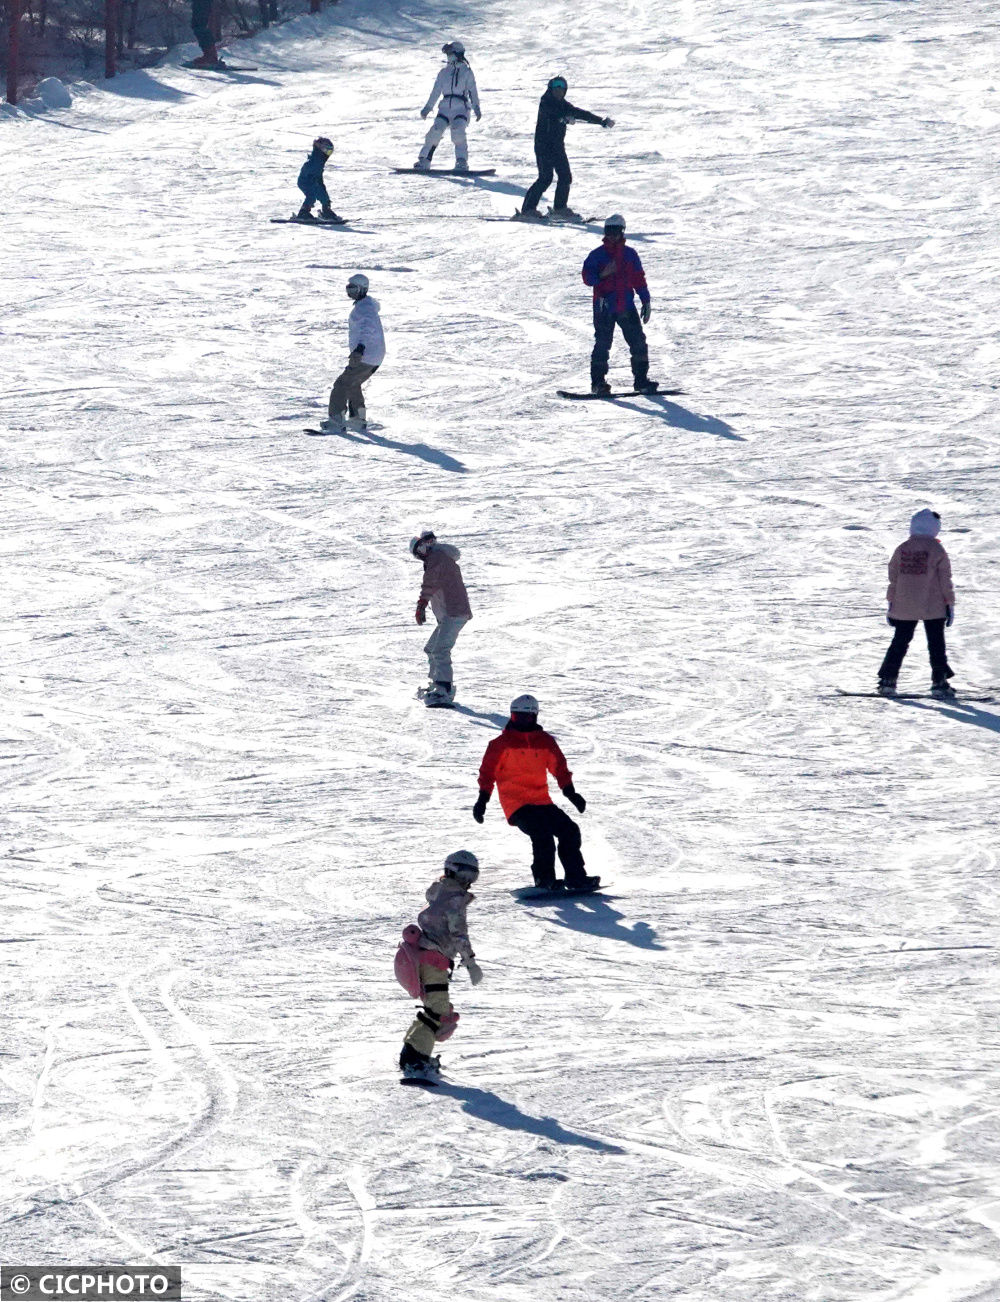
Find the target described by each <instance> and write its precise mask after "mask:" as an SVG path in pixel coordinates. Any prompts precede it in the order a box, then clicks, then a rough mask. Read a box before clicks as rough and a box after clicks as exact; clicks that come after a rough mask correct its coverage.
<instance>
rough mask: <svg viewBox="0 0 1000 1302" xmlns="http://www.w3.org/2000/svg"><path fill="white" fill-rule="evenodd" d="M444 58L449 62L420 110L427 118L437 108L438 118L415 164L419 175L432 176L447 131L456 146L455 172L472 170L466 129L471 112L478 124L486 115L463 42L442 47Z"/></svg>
mask: <svg viewBox="0 0 1000 1302" xmlns="http://www.w3.org/2000/svg"><path fill="white" fill-rule="evenodd" d="M441 52H442V54H444V55H446V56H447V59H448V62H447V63H446V64H445V66H444V67H443V68H442V69H441V71H440V72H439V73H438V75H437V78H436V80H435V82H434V86H433V89H432V90H431V93H430V95H429V96H428V97H427V103H426V104H425V105H424V107H423V108H422V109H421V110H420V116H421V117H422V118H426V117H427V115H428V113H430V111H431V109H432V108H433V107H434V105H435V104H436V105H437V114H436V116H435V118H434V121H433V122H432V123H431V126H430V130H429V131H428V132H427V135H426V137H425V139H424V143H423V147H422V149H421V150H420V157H419V158H418V159H417V161H416V164H415V170H416V171H418V172H429V171H430V167H431V159H432V158H433V157H434V151H435V149H437V147H438V145H439V144H440V143H441V137H442V136H443V135H444V133H445V131H447V130H449V129H450V130H451V142H452V144H453V145H454V146H455V171H456V172H467V171H468V170H469V144H468V141H467V139H466V135H465V128H466V127H467V126H468V125H469V109H470V108H471V109H472V111H473V113H475V115H476V121H477V122H478V121H479V120H480V119H481V118H482V116H483V114H482V110H481V109H480V107H479V91H478V89H477V88H476V78H475V75H474V74H473V71H472V69H471V68H470V67H469V65H468V63H467V61H466V58H465V46H464V45H463V44H462V42H461V41H449V42H448V44H447V45H442V46H441Z"/></svg>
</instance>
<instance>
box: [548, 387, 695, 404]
mask: <svg viewBox="0 0 1000 1302" xmlns="http://www.w3.org/2000/svg"><path fill="white" fill-rule="evenodd" d="M683 392H684V390H683V389H653V390H652V391H651V392H648V393H643V392H640V390H638V389H613V390H612V391H611V393H573V392H571V390H569V389H556V394H557V395H558V396H559V397H560V398H569V399H570V400H571V401H573V402H601V401H602V400H603V401H604V402H607V400H608V399H609V398H663V397H668V398H670V397H675V396H676V395H677V394H678V393H683Z"/></svg>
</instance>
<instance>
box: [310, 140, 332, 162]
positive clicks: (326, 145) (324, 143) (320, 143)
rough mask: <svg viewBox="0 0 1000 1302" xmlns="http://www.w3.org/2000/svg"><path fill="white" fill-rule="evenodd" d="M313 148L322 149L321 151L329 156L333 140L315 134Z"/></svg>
mask: <svg viewBox="0 0 1000 1302" xmlns="http://www.w3.org/2000/svg"><path fill="white" fill-rule="evenodd" d="M313 149H320V150H322V152H323V153H324V154H326V156H327V157H328V158H329V156H330V155H331V154H332V153H333V141H332V140H328V139H327V138H326V136H317V137H316V139H315V140H314V141H313Z"/></svg>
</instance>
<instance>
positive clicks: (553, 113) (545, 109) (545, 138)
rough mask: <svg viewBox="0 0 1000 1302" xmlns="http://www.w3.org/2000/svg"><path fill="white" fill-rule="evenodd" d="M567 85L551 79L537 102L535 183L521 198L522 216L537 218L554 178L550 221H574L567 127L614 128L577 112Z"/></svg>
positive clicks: (609, 122) (608, 122)
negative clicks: (569, 124) (571, 123)
mask: <svg viewBox="0 0 1000 1302" xmlns="http://www.w3.org/2000/svg"><path fill="white" fill-rule="evenodd" d="M567 89H568V83H567V81H566V78H565V77H553V78H552V80H551V81H550V82H549V84H548V86H547V87H546V89H545V94H544V95H543V96H542V98H541V99H540V100H539V101H538V122H537V123H536V124H535V159H536V161H537V163H538V180H537V181H536V182H535V183H534V185H532V187H531V189H530V190H529V191H528V193H527V194H526V195H525V196H524V203H523V204H522V205H521V212H522V213H523V214H524V215H525V216H529V217H530V216H537V213H536V207H537V204H538V201H539V199H540V198H541V197H542V195H543V194H544V193H545V191H546V190H547V189H548V188H549V186H550V185H551V184H552V177H553V174H554V175H555V176H557V177H558V178H559V179H558V181H557V182H556V195H555V200H554V202H553V204H552V216H553V217H564V218H566V217H569V218H574V217H576V215H577V214H576V213H574V212H573V211H572V209H571V208H569V207H568V206H567V203H568V200H569V187H570V186H571V185H572V183H573V173H572V172H571V171H570V170H569V159H568V158H567V157H566V123H567V122H568V121H569V120H570V119H571V118H572V119H575V120H576V121H577V122H593V123H594V125H595V126H599V127H613V126H614V125H615V124H614V121H613V120H612V119H611V118H599V117H598V116H597V114H596V113H588V112H587V110H586V109H578V108H576V107H575V105H573V104H571V103H570V102H569V100H567V98H566V91H567Z"/></svg>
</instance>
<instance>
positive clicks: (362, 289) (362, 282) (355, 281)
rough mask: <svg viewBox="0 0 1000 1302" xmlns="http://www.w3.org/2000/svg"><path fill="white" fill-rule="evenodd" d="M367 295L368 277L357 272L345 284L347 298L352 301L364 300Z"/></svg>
mask: <svg viewBox="0 0 1000 1302" xmlns="http://www.w3.org/2000/svg"><path fill="white" fill-rule="evenodd" d="M367 293H368V277H367V276H366V275H364V273H363V272H360V271H357V272H355V273H354V275H353V276H352V277H351V278H350V280H349V281H348V282H347V297H348V298H353V299H359V298H364V296H365V295H366V294H367Z"/></svg>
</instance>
